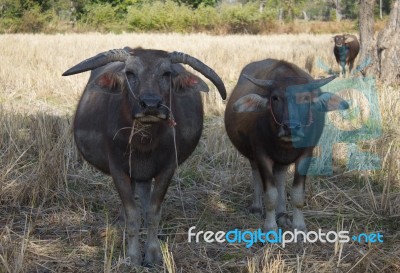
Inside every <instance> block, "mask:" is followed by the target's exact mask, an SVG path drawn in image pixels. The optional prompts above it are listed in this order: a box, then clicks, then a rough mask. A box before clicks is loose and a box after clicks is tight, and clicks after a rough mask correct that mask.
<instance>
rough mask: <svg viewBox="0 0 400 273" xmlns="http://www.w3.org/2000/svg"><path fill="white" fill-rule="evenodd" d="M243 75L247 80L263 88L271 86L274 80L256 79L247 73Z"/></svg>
mask: <svg viewBox="0 0 400 273" xmlns="http://www.w3.org/2000/svg"><path fill="white" fill-rule="evenodd" d="M243 77H245V78H246V79H248V80H249V81H251V82H252V83H254V84H255V85H257V86H260V87H263V88H265V87H272V86H273V85H274V84H275V81H274V80H261V79H256V78H253V77H251V76H249V75H247V74H243Z"/></svg>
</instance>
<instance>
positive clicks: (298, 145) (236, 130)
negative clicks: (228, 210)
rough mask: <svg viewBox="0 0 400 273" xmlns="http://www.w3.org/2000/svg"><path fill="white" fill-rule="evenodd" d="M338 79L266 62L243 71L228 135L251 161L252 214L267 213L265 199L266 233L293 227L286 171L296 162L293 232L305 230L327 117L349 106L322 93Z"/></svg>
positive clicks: (228, 113)
mask: <svg viewBox="0 0 400 273" xmlns="http://www.w3.org/2000/svg"><path fill="white" fill-rule="evenodd" d="M333 78H334V77H331V78H326V79H320V80H314V79H313V78H312V77H311V76H310V75H309V74H307V73H306V72H305V71H303V70H301V69H300V68H299V67H297V66H296V65H294V64H291V63H288V62H285V61H279V60H274V59H266V60H262V61H258V62H253V63H250V64H248V65H247V66H246V67H245V68H244V69H243V70H242V72H241V74H240V77H239V80H238V82H237V84H236V86H235V88H234V89H233V92H232V95H231V96H230V98H229V100H228V103H227V107H226V111H225V127H226V131H227V133H228V136H229V138H230V140H231V141H232V143H233V145H234V146H235V147H236V148H237V149H238V150H239V152H240V153H241V154H243V155H244V156H245V157H247V158H248V159H249V161H250V164H251V168H252V175H253V185H254V199H253V204H252V207H251V209H252V210H253V211H258V212H261V211H262V196H263V194H264V205H265V223H264V229H265V230H276V229H277V221H278V224H279V226H281V227H284V228H287V227H289V226H291V224H292V223H291V221H290V220H289V219H288V217H287V214H286V204H285V200H286V195H285V181H286V171H287V169H288V167H289V165H290V164H292V163H295V173H294V181H293V188H292V192H291V202H292V205H293V228H295V229H298V230H306V226H305V223H304V217H303V213H302V208H303V206H304V200H305V192H304V190H305V180H306V174H307V170H308V168H309V165H310V158H311V157H312V152H313V149H314V147H315V145H316V144H317V142H318V140H319V138H320V136H321V133H322V130H323V127H324V123H325V112H327V111H332V110H337V109H347V108H348V107H349V105H348V104H347V102H346V101H344V100H342V99H341V98H340V97H338V96H336V95H334V94H331V93H327V92H326V93H323V92H321V90H320V89H319V88H320V87H321V86H323V85H325V84H327V83H328V82H330V81H331V80H332V79H333ZM276 219H277V220H276Z"/></svg>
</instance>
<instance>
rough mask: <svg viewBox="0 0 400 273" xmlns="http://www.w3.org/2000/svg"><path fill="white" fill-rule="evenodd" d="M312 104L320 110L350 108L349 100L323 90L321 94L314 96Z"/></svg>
mask: <svg viewBox="0 0 400 273" xmlns="http://www.w3.org/2000/svg"><path fill="white" fill-rule="evenodd" d="M312 106H313V108H314V109H315V110H317V111H320V112H329V111H335V110H346V109H348V108H349V104H348V103H347V101H345V100H344V99H342V98H341V97H339V96H337V95H335V94H332V93H329V92H323V93H321V95H319V96H318V97H316V98H314V99H313V104H312Z"/></svg>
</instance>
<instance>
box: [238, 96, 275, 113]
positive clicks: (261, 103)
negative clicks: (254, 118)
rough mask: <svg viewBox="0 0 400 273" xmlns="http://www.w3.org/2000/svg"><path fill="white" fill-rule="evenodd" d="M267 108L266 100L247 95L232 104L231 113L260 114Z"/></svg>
mask: <svg viewBox="0 0 400 273" xmlns="http://www.w3.org/2000/svg"><path fill="white" fill-rule="evenodd" d="M267 108H268V99H267V98H263V97H261V96H260V95H257V94H249V95H246V96H243V97H241V98H240V99H238V100H237V101H236V102H235V103H234V104H233V111H235V112H238V113H243V112H261V111H264V110H266V109H267Z"/></svg>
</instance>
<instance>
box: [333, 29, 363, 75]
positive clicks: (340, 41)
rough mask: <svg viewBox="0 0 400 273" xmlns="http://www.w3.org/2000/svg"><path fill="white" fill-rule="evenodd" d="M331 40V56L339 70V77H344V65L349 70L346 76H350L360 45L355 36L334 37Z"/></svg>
mask: <svg viewBox="0 0 400 273" xmlns="http://www.w3.org/2000/svg"><path fill="white" fill-rule="evenodd" d="M333 40H334V42H335V46H334V47H333V54H335V58H336V62H337V63H338V65H339V68H340V76H341V77H346V65H347V66H348V69H349V73H348V75H350V73H351V70H352V69H353V66H354V60H355V59H356V57H357V55H358V52H359V51H360V43H359V42H358V40H357V37H356V36H354V35H350V34H343V35H336V36H334V37H333Z"/></svg>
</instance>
